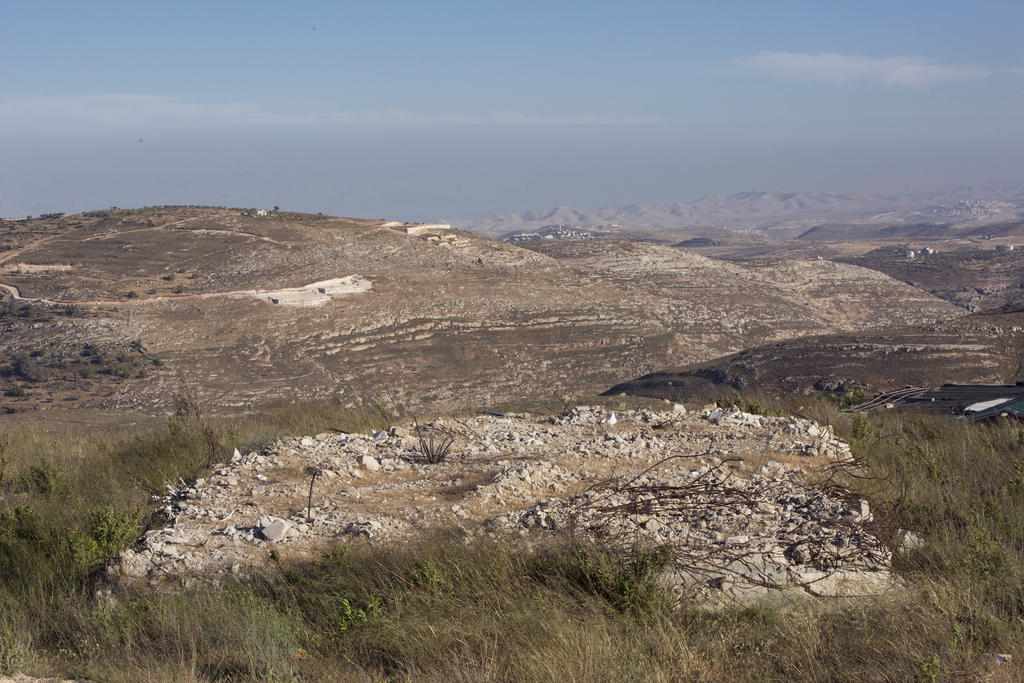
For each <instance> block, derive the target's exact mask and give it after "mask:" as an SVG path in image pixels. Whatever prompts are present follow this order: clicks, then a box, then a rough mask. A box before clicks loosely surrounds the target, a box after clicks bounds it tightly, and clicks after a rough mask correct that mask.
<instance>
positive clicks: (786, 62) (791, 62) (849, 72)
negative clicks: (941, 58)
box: [729, 51, 991, 87]
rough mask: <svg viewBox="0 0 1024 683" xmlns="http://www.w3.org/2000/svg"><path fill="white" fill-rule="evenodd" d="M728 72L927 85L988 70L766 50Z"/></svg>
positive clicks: (923, 61)
mask: <svg viewBox="0 0 1024 683" xmlns="http://www.w3.org/2000/svg"><path fill="white" fill-rule="evenodd" d="M729 67H730V69H729V70H731V71H733V72H736V73H742V74H747V75H754V76H764V77H768V78H782V79H791V80H802V81H816V82H820V83H847V82H850V81H866V82H870V83H882V84H886V85H902V86H908V87H927V86H932V85H942V84H945V83H956V82H960V81H981V80H984V79H986V78H988V77H989V75H990V74H991V72H990V71H989V70H988V69H985V68H983V67H979V66H960V65H954V64H941V63H938V62H936V61H934V60H930V59H926V58H924V57H867V56H863V55H842V54H837V53H834V52H819V53H817V54H810V53H806V52H768V51H762V52H759V53H758V54H756V55H754V56H752V57H741V58H739V59H734V60H732V61H731V62H730V63H729Z"/></svg>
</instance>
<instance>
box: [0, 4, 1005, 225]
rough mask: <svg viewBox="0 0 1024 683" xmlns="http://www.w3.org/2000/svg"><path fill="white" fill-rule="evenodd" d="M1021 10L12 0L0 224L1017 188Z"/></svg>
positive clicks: (438, 214) (441, 211) (1, 14)
mask: <svg viewBox="0 0 1024 683" xmlns="http://www.w3.org/2000/svg"><path fill="white" fill-rule="evenodd" d="M1021 35H1024V2H1021V1H1020V0H1014V1H1013V2H986V1H984V0H979V1H976V2H951V1H948V0H928V1H927V2H924V1H917V0H887V1H886V2H874V1H871V0H864V1H861V2H857V3H853V2H848V1H845V0H844V1H842V2H829V1H827V0H816V1H814V2H785V1H779V0H773V1H771V2H767V1H764V0H760V1H757V2H723V3H707V2H700V3H687V2H679V1H675V2H645V1H643V0H636V1H633V2H628V3H627V2H623V1H622V0H616V1H614V2H604V1H590V2H564V1H563V2H559V1H558V0H548V1H547V2H528V1H523V0H519V1H517V2H488V1H486V0H475V1H473V2H450V1H446V0H435V1H434V2H429V3H428V2H384V1H379V2H366V1H365V0H364V1H361V2H358V3H355V2H351V3H350V2H327V1H323V2H301V1H298V0H297V1H292V2H281V1H278V2H272V3H271V2H260V1H253V0H250V1H247V2H191V1H188V0H178V1H176V2H169V3H160V4H159V6H157V5H156V4H155V3H148V2H138V1H136V2H104V1H102V0H92V1H90V2H77V1H76V2H50V1H47V0H0V46H2V49H0V215H6V216H17V215H24V214H38V213H41V212H44V211H78V210H82V209H89V208H104V207H108V206H111V205H117V206H123V207H130V206H141V205H145V204H181V203H190V204H219V205H229V206H272V205H280V206H281V207H282V208H283V209H294V210H302V211H323V212H325V213H335V214H342V215H350V216H366V217H396V218H457V217H468V216H475V215H481V214H485V213H492V212H498V211H510V210H527V209H541V208H546V207H549V206H553V205H556V204H568V205H575V206H583V207H590V208H594V207H600V206H610V205H621V204H629V203H643V202H674V201H688V200H692V199H697V198H699V197H700V196H703V195H706V194H712V193H730V192H738V191H743V190H752V189H760V190H791V191H792V190H806V191H840V192H845V191H867V192H903V191H913V190H920V189H931V188H937V187H942V186H947V185H954V184H961V183H984V182H1010V183H1024V43H1022V42H1021V39H1020V37H1021Z"/></svg>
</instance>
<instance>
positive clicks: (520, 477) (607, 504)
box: [110, 405, 893, 603]
mask: <svg viewBox="0 0 1024 683" xmlns="http://www.w3.org/2000/svg"><path fill="white" fill-rule="evenodd" d="M666 407H667V408H668V409H667V410H664V411H651V410H636V411H628V412H621V413H611V414H609V413H606V412H605V411H604V410H603V409H601V408H598V407H589V406H580V407H576V408H574V409H572V410H571V411H568V412H567V414H565V415H562V416H532V415H482V416H479V417H474V418H467V419H438V420H435V421H434V422H432V423H429V424H425V425H423V426H422V428H421V433H422V435H423V437H425V440H424V443H423V444H421V441H420V438H419V436H418V434H417V431H416V429H415V428H414V427H413V426H411V425H401V426H397V427H392V428H391V429H389V430H388V431H386V432H374V433H372V434H341V433H324V434H319V435H316V436H304V437H295V438H286V439H281V440H279V441H277V442H275V443H273V444H272V445H270V446H269V447H267V448H266V449H264V450H263V451H262V452H252V453H248V454H244V455H243V454H241V453H238V451H235V454H234V456H233V457H232V458H231V462H229V463H225V464H221V465H217V466H215V467H214V468H213V470H212V473H211V474H210V476H208V477H206V478H204V479H199V480H197V481H196V482H195V483H194V484H192V485H190V486H183V487H182V488H180V489H178V488H174V487H170V486H169V487H168V495H167V496H166V497H165V498H164V499H163V502H164V507H163V514H164V515H165V516H166V518H167V520H168V522H167V526H166V527H164V528H161V529H154V530H151V531H148V532H147V533H146V534H145V536H144V537H143V538H142V539H140V540H139V542H138V543H137V544H136V546H135V547H134V548H133V549H130V550H127V551H125V552H124V553H123V554H122V555H121V556H120V558H119V559H118V560H117V561H116V562H115V563H114V564H113V565H112V566H111V568H110V575H111V577H112V578H114V579H115V580H116V581H120V582H133V581H148V582H151V583H161V582H166V581H191V580H195V579H214V580H216V579H217V578H218V577H219V578H227V577H231V576H245V575H248V574H251V573H253V572H258V571H259V570H260V568H261V567H262V566H264V565H265V564H266V563H268V562H269V561H270V557H271V553H272V552H273V553H274V554H275V555H276V556H279V557H286V556H287V557H292V558H302V557H309V558H314V557H316V556H317V555H318V553H319V552H320V551H322V550H325V549H326V548H328V547H330V546H331V545H332V544H336V543H356V542H361V543H371V544H386V543H388V542H391V541H394V540H398V539H402V538H408V537H411V536H412V535H415V534H420V533H427V532H430V531H431V530H436V529H449V530H450V529H459V530H462V532H463V533H465V535H466V537H467V538H472V537H478V536H486V535H490V536H494V537H497V538H510V539H513V540H514V541H515V542H523V543H527V544H529V543H533V542H535V541H541V540H543V539H545V538H550V537H551V536H552V535H555V534H572V535H573V536H574V537H575V538H577V539H580V540H585V541H594V542H598V543H601V544H603V545H605V546H610V547H616V548H620V549H623V550H632V551H635V550H638V549H642V548H658V547H665V546H668V547H669V548H670V549H671V557H672V558H673V559H672V562H671V569H670V570H668V571H667V572H666V574H665V577H666V579H667V580H669V581H670V582H671V583H672V585H673V587H674V588H675V590H676V591H677V593H679V594H680V597H696V598H698V599H701V600H703V601H705V602H709V603H714V602H716V601H717V602H722V601H726V602H728V601H740V602H749V601H757V600H762V599H767V598H770V597H773V596H775V595H780V596H781V595H790V596H795V595H799V596H807V595H815V596H822V597H855V596H859V595H867V594H874V593H878V592H880V591H882V590H885V589H887V588H888V587H889V586H890V585H892V583H893V579H892V577H891V575H890V573H889V566H890V560H891V555H890V551H889V550H888V549H887V548H886V546H885V545H883V544H882V543H881V542H880V541H879V540H878V539H877V538H876V537H875V536H873V535H872V534H871V532H870V527H871V525H870V523H871V521H872V514H871V511H870V508H869V505H868V503H867V501H864V500H857V499H855V498H852V497H850V496H848V495H845V493H844V492H843V491H842V490H841V489H837V488H836V487H834V486H822V484H823V482H825V481H827V480H828V477H829V474H830V473H834V472H835V471H837V470H839V469H842V468H843V467H853V466H855V464H854V463H853V461H852V458H851V456H850V449H849V446H848V445H847V444H845V443H843V442H841V441H840V440H838V439H836V438H835V436H834V435H833V433H832V431H831V429H830V427H828V426H821V425H819V424H817V423H815V422H813V421H810V420H805V419H799V418H791V417H763V416H757V415H751V414H747V413H743V412H739V411H735V410H732V411H724V410H719V409H715V408H712V407H707V408H705V409H704V410H703V411H702V412H700V413H689V414H687V412H686V409H685V408H684V407H683V406H681V405H667V406H666ZM431 439H433V442H434V450H435V451H436V450H438V449H440V448H441V447H442V446H445V445H446V444H447V443H448V441H449V440H450V452H449V453H448V455H447V458H445V459H444V461H443V462H441V463H437V464H431V463H429V462H427V457H426V456H425V453H424V445H428V444H429V443H430V441H431ZM311 485H312V486H311ZM311 491H312V493H310V492H311ZM307 506H308V507H307Z"/></svg>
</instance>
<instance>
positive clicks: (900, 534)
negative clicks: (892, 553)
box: [896, 529, 925, 550]
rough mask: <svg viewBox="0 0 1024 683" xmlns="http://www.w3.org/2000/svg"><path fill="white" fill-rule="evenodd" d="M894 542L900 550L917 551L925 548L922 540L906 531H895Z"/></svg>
mask: <svg viewBox="0 0 1024 683" xmlns="http://www.w3.org/2000/svg"><path fill="white" fill-rule="evenodd" d="M896 540H897V542H898V544H899V545H898V547H899V549H900V550H917V549H920V548H923V547H924V546H925V542H924V539H923V538H921V537H920V536H918V535H917V534H915V533H914V532H913V531H908V530H907V529H899V530H897V531H896Z"/></svg>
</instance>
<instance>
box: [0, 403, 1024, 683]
mask: <svg viewBox="0 0 1024 683" xmlns="http://www.w3.org/2000/svg"><path fill="white" fill-rule="evenodd" d="M778 408H779V409H783V410H785V409H787V407H786V406H783V405H780V406H778ZM801 412H802V413H803V414H804V415H805V416H807V417H813V418H816V419H819V420H821V421H829V420H830V421H831V422H832V423H833V424H834V425H835V426H836V429H837V431H838V432H839V434H840V435H841V436H845V437H846V438H848V439H849V440H850V441H851V442H852V443H853V445H854V452H855V455H856V456H857V457H858V458H859V459H861V460H862V461H864V462H865V463H867V465H868V467H869V470H870V472H871V473H872V474H873V475H875V476H873V477H871V478H867V479H862V480H851V481H849V482H847V483H848V484H849V485H851V486H853V487H856V488H857V489H858V490H857V491H855V493H857V494H858V495H866V496H868V497H870V498H871V500H872V507H873V509H874V510H876V514H878V515H879V521H880V527H879V528H883V527H884V528H890V527H891V528H896V527H903V528H910V529H913V530H915V531H917V532H919V533H920V534H921V535H922V536H923V537H924V538H925V540H926V542H927V545H926V546H925V547H924V548H923V549H920V550H915V551H911V552H906V553H901V554H899V555H898V556H897V561H896V566H897V569H898V570H899V572H900V573H901V574H902V575H903V576H904V578H905V579H906V581H907V584H908V588H907V590H905V591H902V592H900V593H899V594H895V595H890V596H887V597H885V598H878V599H874V600H865V601H860V602H856V603H828V604H825V603H820V602H812V601H808V602H806V603H804V604H799V605H795V606H793V607H791V608H788V609H780V608H779V607H771V606H765V607H755V608H746V609H739V608H736V609H726V610H723V611H719V612H714V613H709V612H704V611H701V610H698V609H696V608H692V607H691V608H684V609H682V610H680V611H672V610H669V609H666V607H665V604H666V600H665V597H666V596H665V595H664V594H663V593H662V592H661V589H660V588H659V587H658V585H657V583H656V582H653V581H652V580H651V579H652V577H653V576H655V575H656V572H657V566H656V563H645V562H637V561H636V558H622V557H616V556H614V555H611V554H609V553H607V552H605V551H603V550H602V549H600V548H593V547H578V546H574V545H573V544H572V543H571V542H570V541H569V540H568V539H562V540H560V541H555V542H553V543H552V544H551V545H550V546H548V547H542V548H539V549H535V550H530V551H527V550H522V549H515V548H514V547H513V546H511V545H505V544H502V543H498V542H492V541H479V542H474V543H470V544H466V543H465V542H463V540H462V539H459V538H429V539H419V540H416V541H410V542H408V543H405V544H394V545H391V546H389V547H386V548H382V549H373V548H369V547H361V546H359V547H357V546H353V547H349V548H345V549H342V548H338V549H329V550H328V551H327V552H325V554H324V555H323V556H322V557H321V558H319V559H318V560H317V561H315V562H312V563H311V562H308V561H307V562H305V563H300V561H299V560H284V559H282V560H281V562H280V563H279V564H278V565H277V566H275V567H273V568H271V569H270V570H269V571H268V574H267V575H266V576H264V577H262V578H259V579H255V580H251V581H247V582H245V583H237V584H232V585H228V586H225V587H223V588H219V589H211V588H209V587H203V586H201V585H200V586H194V587H191V588H188V589H184V588H183V589H175V590H165V591H159V592H158V591H151V590H142V589H140V590H138V591H135V592H129V593H123V594H120V595H117V596H116V597H115V599H114V600H107V599H97V598H96V597H95V595H94V590H95V589H96V588H98V587H100V586H101V584H99V583H97V581H96V578H95V577H96V574H95V570H96V568H97V567H99V566H101V565H102V562H103V559H104V557H105V556H108V555H109V553H111V552H114V551H116V550H117V549H118V548H119V547H121V546H123V545H124V544H125V543H129V542H130V541H131V539H132V538H134V534H136V533H137V532H138V530H139V528H140V525H141V524H142V523H144V520H145V519H146V514H145V513H146V511H147V509H148V508H147V507H146V505H147V500H146V498H147V496H146V492H145V490H144V488H143V487H142V486H141V484H140V482H150V483H152V482H156V481H159V478H160V477H169V476H184V475H187V474H188V473H189V472H190V471H191V470H192V469H193V468H198V467H201V466H202V464H203V463H204V462H205V461H206V460H207V459H208V457H209V455H210V454H209V449H210V448H211V447H216V448H222V447H223V448H228V447H231V446H233V445H240V446H243V447H245V446H247V445H250V444H257V443H258V442H260V441H263V440H265V439H269V438H271V437H272V436H275V435H276V434H277V433H281V432H288V433H294V434H301V433H316V432H318V431H323V430H325V429H326V428H328V427H336V428H341V429H343V428H346V427H348V428H355V427H357V426H358V424H357V423H360V422H363V423H365V422H366V421H367V420H371V419H377V418H379V416H376V417H375V416H372V415H366V414H363V415H360V414H352V413H346V412H345V411H342V410H340V409H338V408H337V406H331V405H330V404H327V405H321V406H318V407H294V408H292V407H284V408H280V409H277V410H273V411H268V412H266V413H264V414H263V415H261V416H252V417H245V418H241V419H238V420H232V421H223V422H211V423H209V424H208V425H207V426H208V428H209V429H210V430H212V433H213V435H214V441H215V444H214V445H213V446H211V443H210V441H209V439H208V438H207V436H204V434H203V428H202V427H201V425H197V424H195V423H190V424H188V425H186V426H185V428H182V429H179V430H178V431H177V432H175V431H174V429H169V428H168V427H163V428H161V429H158V430H155V431H152V432H149V433H147V434H145V435H138V434H136V435H130V434H115V433H111V432H99V433H97V432H92V433H84V434H79V438H76V437H74V435H73V434H72V433H70V432H69V433H68V434H64V435H57V434H53V433H45V434H44V433H42V432H38V431H36V432H33V431H32V430H25V429H22V430H20V431H19V430H7V431H5V432H4V433H3V439H4V440H5V443H6V446H5V449H4V454H5V455H4V457H5V458H6V463H7V464H6V467H5V469H4V475H3V480H2V483H0V495H2V496H3V497H4V498H3V500H2V501H0V579H2V581H0V671H4V670H6V671H11V670H15V669H22V670H25V671H28V672H31V673H34V674H36V675H54V674H62V675H65V676H79V677H87V678H92V679H99V680H132V681H139V680H253V679H256V680H290V679H301V680H407V679H412V680H441V679H444V680H451V681H470V680H472V681H481V680H551V679H554V678H558V679H567V680H610V679H616V680H618V679H622V680H654V681H669V680H739V681H747V680H749V681H754V680H766V679H767V680H808V681H811V680H815V681H816V680H846V681H862V680H922V681H928V680H980V679H982V678H984V677H985V676H988V675H989V674H990V673H991V674H993V675H994V678H989V679H987V680H996V681H998V680H1007V681H1009V680H1019V679H1020V678H1021V677H1022V675H1024V669H1022V667H1021V664H1020V660H1021V659H1022V658H1024V648H1022V647H1021V646H1022V644H1024V431H1022V429H1021V426H1020V425H1019V424H1010V423H1002V424H995V425H968V424H961V423H954V422H950V421H946V420H943V419H940V418H929V417H920V416H913V415H900V414H891V413H890V414H884V415H877V416H869V417H866V418H864V417H858V418H856V419H848V418H845V417H841V416H839V415H837V414H836V413H835V412H834V410H833V409H832V408H830V407H828V406H825V405H818V404H809V403H805V404H803V408H802V411H801ZM279 430H280V431H279ZM33 468H36V469H33ZM129 471H133V472H134V473H135V475H136V477H137V478H133V477H132V476H129V475H128V474H127V472H129ZM47 473H49V474H48V475H47ZM147 485H149V484H147ZM97 510H106V512H107V517H103V516H102V515H98V514H97V512H96V511H97ZM29 511H30V512H29ZM989 652H1010V653H1012V654H1014V655H1015V662H1014V663H1012V664H1008V665H1001V666H998V667H997V666H995V665H991V664H989V663H988V660H987V659H986V658H985V657H984V655H985V654H986V653H989Z"/></svg>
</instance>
